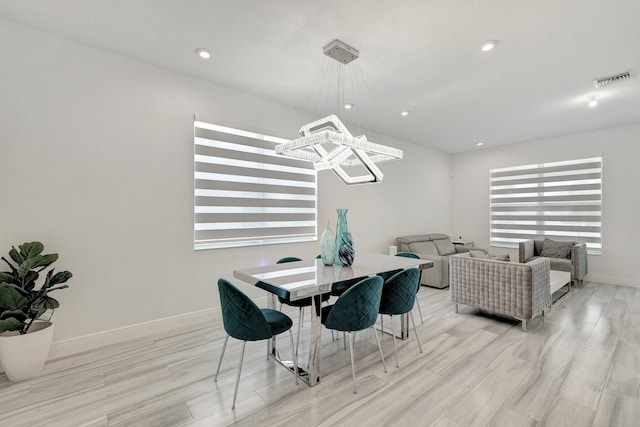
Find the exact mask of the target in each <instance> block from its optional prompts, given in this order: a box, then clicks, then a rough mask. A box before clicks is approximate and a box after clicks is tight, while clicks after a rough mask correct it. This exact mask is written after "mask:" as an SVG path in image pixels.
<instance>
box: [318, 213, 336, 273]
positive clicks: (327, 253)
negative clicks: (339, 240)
mask: <svg viewBox="0 0 640 427" xmlns="http://www.w3.org/2000/svg"><path fill="white" fill-rule="evenodd" d="M335 255H336V236H334V235H333V232H331V229H330V228H329V220H328V219H327V223H326V225H325V227H324V233H322V237H321V238H320V258H321V259H322V263H323V264H324V265H332V264H333V260H334V258H335Z"/></svg>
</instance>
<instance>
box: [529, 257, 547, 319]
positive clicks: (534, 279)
mask: <svg viewBox="0 0 640 427" xmlns="http://www.w3.org/2000/svg"><path fill="white" fill-rule="evenodd" d="M526 265H528V266H530V267H531V317H532V318H533V317H536V316H538V315H539V314H541V313H542V311H543V310H544V309H545V308H547V307H550V306H551V260H550V259H549V258H545V257H542V258H536V259H534V260H532V261H529V262H528V263H526Z"/></svg>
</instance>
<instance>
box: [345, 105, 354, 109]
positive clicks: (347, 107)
mask: <svg viewBox="0 0 640 427" xmlns="http://www.w3.org/2000/svg"><path fill="white" fill-rule="evenodd" d="M352 108H353V104H344V109H345V110H351V109H352Z"/></svg>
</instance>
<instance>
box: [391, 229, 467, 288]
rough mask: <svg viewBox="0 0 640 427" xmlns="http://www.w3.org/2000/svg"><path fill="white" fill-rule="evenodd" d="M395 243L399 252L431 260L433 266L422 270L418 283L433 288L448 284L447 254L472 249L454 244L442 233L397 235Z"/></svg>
mask: <svg viewBox="0 0 640 427" xmlns="http://www.w3.org/2000/svg"><path fill="white" fill-rule="evenodd" d="M396 245H397V247H398V251H400V252H413V253H414V254H416V255H418V256H419V257H420V258H424V259H428V260H431V261H433V268H428V269H426V270H423V271H422V280H421V281H420V283H421V284H423V285H426V286H432V287H435V288H446V287H447V286H449V256H451V255H453V254H457V253H463V252H468V251H469V250H470V249H473V248H471V247H469V246H461V245H454V244H453V243H451V238H450V237H449V236H448V235H446V234H442V233H431V234H415V235H412V236H402V237H398V238H396Z"/></svg>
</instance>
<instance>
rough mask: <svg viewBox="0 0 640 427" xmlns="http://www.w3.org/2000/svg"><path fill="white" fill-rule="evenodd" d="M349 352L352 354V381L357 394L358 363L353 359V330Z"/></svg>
mask: <svg viewBox="0 0 640 427" xmlns="http://www.w3.org/2000/svg"><path fill="white" fill-rule="evenodd" d="M349 350H350V351H349V353H350V355H351V381H352V382H353V394H357V393H358V390H357V389H356V364H355V361H354V360H353V339H352V335H351V332H349Z"/></svg>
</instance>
